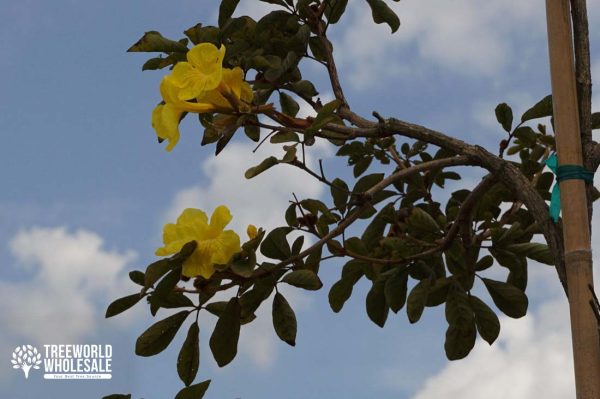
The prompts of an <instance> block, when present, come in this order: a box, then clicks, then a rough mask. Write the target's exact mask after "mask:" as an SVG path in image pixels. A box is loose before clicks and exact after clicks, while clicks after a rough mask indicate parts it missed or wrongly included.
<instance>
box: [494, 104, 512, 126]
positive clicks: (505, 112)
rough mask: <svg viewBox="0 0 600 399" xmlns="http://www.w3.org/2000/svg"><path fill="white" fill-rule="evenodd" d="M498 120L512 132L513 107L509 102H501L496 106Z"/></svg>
mask: <svg viewBox="0 0 600 399" xmlns="http://www.w3.org/2000/svg"><path fill="white" fill-rule="evenodd" d="M495 112H496V120H498V123H499V124H501V125H502V128H503V129H504V130H506V131H507V132H509V133H510V131H511V129H512V122H513V112H512V108H510V106H509V105H508V104H507V103H501V104H498V106H496V110H495Z"/></svg>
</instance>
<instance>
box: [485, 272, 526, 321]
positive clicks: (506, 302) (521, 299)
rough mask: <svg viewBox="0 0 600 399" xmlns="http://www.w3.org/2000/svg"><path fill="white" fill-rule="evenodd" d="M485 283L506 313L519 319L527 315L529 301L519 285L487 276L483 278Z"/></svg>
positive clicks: (497, 304)
mask: <svg viewBox="0 0 600 399" xmlns="http://www.w3.org/2000/svg"><path fill="white" fill-rule="evenodd" d="M481 280H482V281H483V283H484V284H485V286H486V288H487V290H488V292H489V293H490V296H491V297H492V300H493V301H494V303H495V304H496V306H498V309H500V310H501V311H502V312H504V314H505V315H507V316H509V317H512V318H515V319H518V318H520V317H523V316H525V314H526V313H527V306H528V304H529V301H528V300H527V296H526V295H525V293H524V292H523V291H521V290H520V289H518V288H517V287H515V286H513V285H511V284H507V283H503V282H501V281H494V280H490V279H487V278H482V279H481Z"/></svg>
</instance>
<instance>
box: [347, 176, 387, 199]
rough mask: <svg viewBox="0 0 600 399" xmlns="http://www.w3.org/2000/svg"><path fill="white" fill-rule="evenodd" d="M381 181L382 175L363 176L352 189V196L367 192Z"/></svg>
mask: <svg viewBox="0 0 600 399" xmlns="http://www.w3.org/2000/svg"><path fill="white" fill-rule="evenodd" d="M382 180H383V173H373V174H370V175H366V176H363V177H361V178H360V179H359V180H358V181H357V182H356V184H355V185H354V188H353V189H352V194H359V193H364V192H365V191H367V190H369V189H370V188H371V187H373V186H374V185H376V184H377V183H379V182H380V181H382Z"/></svg>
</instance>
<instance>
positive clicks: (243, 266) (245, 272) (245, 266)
mask: <svg viewBox="0 0 600 399" xmlns="http://www.w3.org/2000/svg"><path fill="white" fill-rule="evenodd" d="M230 266H231V271H232V272H234V273H235V274H237V275H238V276H242V277H250V276H251V275H252V273H253V272H254V268H255V267H256V252H254V251H250V252H249V253H248V255H247V256H244V257H240V256H236V255H234V256H233V258H232V260H231V261H230Z"/></svg>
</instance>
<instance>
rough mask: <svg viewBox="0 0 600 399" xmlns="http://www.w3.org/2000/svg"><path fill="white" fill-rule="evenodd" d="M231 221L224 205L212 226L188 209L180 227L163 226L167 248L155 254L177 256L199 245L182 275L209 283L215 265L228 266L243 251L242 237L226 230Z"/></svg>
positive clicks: (212, 218) (179, 224) (213, 216)
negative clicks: (185, 248) (189, 245)
mask: <svg viewBox="0 0 600 399" xmlns="http://www.w3.org/2000/svg"><path fill="white" fill-rule="evenodd" d="M231 218H232V216H231V213H230V212H229V209H227V207H226V206H223V205H221V206H219V207H217V209H215V210H214V212H213V214H212V216H211V218H210V223H209V222H208V217H207V216H206V213H204V212H203V211H201V210H199V209H193V208H188V209H186V210H184V211H183V213H182V214H181V216H179V218H177V223H175V224H173V223H168V224H166V225H165V226H164V228H163V243H164V246H163V247H162V248H158V249H157V250H156V255H158V256H166V255H172V254H176V253H178V252H179V251H180V250H181V248H182V247H183V246H184V245H185V244H186V243H188V242H190V241H196V243H197V244H198V245H197V247H196V249H195V250H194V252H193V253H192V254H191V255H190V257H189V258H187V259H186V260H185V262H184V263H183V270H182V274H183V275H184V276H186V277H196V276H202V277H204V278H206V279H208V278H210V276H212V275H213V273H214V272H215V264H226V263H227V262H228V261H229V259H230V258H231V256H232V255H233V254H235V253H236V252H240V251H241V247H240V237H239V236H238V235H237V234H236V233H235V232H234V231H233V230H224V229H225V226H227V224H229V222H230V221H231Z"/></svg>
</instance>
